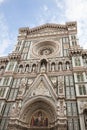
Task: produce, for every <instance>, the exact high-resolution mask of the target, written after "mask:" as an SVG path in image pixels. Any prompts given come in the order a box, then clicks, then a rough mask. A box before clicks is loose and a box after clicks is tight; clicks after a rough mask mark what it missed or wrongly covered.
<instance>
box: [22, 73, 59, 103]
mask: <svg viewBox="0 0 87 130" xmlns="http://www.w3.org/2000/svg"><path fill="white" fill-rule="evenodd" d="M34 96H47V97H50V98H52V99H54V100H56V99H57V94H56V93H55V90H54V89H53V84H52V83H51V81H50V80H49V78H48V77H47V75H46V74H43V75H41V74H39V75H38V76H37V78H36V79H35V80H34V82H33V84H32V85H31V86H30V87H29V89H28V91H27V93H26V94H25V96H24V97H25V99H24V100H25V101H26V100H28V99H29V98H31V97H34Z"/></svg>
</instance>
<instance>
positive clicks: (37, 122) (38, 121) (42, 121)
mask: <svg viewBox="0 0 87 130" xmlns="http://www.w3.org/2000/svg"><path fill="white" fill-rule="evenodd" d="M30 126H31V127H33V126H37V127H46V126H48V118H47V116H46V115H45V114H44V113H43V112H42V111H38V112H37V113H35V114H34V115H33V116H32V118H31V122H30Z"/></svg>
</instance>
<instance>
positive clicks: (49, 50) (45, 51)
mask: <svg viewBox="0 0 87 130" xmlns="http://www.w3.org/2000/svg"><path fill="white" fill-rule="evenodd" d="M52 52H53V49H52V48H43V49H41V50H40V52H39V53H40V55H50V54H51V53H52Z"/></svg>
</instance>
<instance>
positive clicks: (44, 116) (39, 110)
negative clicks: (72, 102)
mask: <svg viewBox="0 0 87 130" xmlns="http://www.w3.org/2000/svg"><path fill="white" fill-rule="evenodd" d="M55 106H56V105H54V102H53V101H52V100H51V99H49V98H47V97H42V96H39V97H34V98H33V99H31V100H30V101H28V102H27V103H26V105H25V107H24V109H23V110H22V111H21V115H20V119H21V120H22V121H23V122H25V123H26V124H27V125H26V127H27V128H28V130H50V129H54V128H56V127H57V125H56V124H57V113H56V107H55Z"/></svg>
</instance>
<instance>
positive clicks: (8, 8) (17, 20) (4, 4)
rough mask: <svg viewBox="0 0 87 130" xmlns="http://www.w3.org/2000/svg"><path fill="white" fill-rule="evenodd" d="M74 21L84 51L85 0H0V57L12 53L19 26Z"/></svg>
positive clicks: (86, 44) (86, 38)
mask: <svg viewBox="0 0 87 130" xmlns="http://www.w3.org/2000/svg"><path fill="white" fill-rule="evenodd" d="M70 21H77V29H78V30H77V31H78V39H79V40H78V43H79V44H80V46H81V47H83V48H84V49H87V0H0V57H1V56H7V55H8V54H9V53H11V52H12V50H13V49H14V46H15V45H16V43H17V35H18V29H19V28H20V27H29V28H32V27H36V26H39V25H42V24H45V23H56V24H57V23H58V24H65V23H66V22H70Z"/></svg>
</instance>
